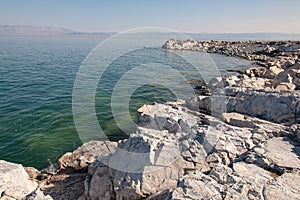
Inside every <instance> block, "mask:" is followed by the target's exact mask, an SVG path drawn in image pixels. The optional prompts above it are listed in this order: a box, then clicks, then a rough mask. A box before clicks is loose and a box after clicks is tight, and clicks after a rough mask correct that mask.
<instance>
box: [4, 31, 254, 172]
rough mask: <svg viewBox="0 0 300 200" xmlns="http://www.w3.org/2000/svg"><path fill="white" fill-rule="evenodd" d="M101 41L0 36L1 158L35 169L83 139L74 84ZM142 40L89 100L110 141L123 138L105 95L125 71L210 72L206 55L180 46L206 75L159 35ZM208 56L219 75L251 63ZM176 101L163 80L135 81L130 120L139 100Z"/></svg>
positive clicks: (108, 73)
mask: <svg viewBox="0 0 300 200" xmlns="http://www.w3.org/2000/svg"><path fill="white" fill-rule="evenodd" d="M102 40H103V39H101V38H100V39H99V38H98V39H96V38H46V37H41V38H32V37H0V47H1V48H0V159H4V160H7V161H11V162H16V163H21V164H23V165H25V166H33V167H36V168H39V169H41V168H44V167H47V166H48V165H49V163H50V162H56V160H57V159H58V158H59V157H60V156H61V155H62V154H64V153H65V152H67V151H73V150H74V149H75V148H77V147H78V146H79V145H81V144H82V143H81V141H80V139H79V137H78V135H77V132H76V128H75V125H74V121H73V114H72V90H73V84H74V81H75V78H76V73H77V71H78V69H79V67H80V65H81V63H82V61H83V60H84V59H85V57H86V56H87V55H88V53H89V52H90V51H91V50H92V49H93V48H94V47H95V46H96V45H97V44H98V43H99V42H101V41H102ZM148 40H149V46H151V48H141V49H139V50H135V51H131V52H128V53H127V54H125V55H122V56H120V57H119V58H118V59H117V60H115V61H114V62H113V63H112V64H111V65H110V66H109V68H107V70H106V71H105V73H104V74H103V76H102V77H101V79H100V83H99V85H101V87H98V88H97V94H96V99H95V102H96V105H95V106H96V112H97V118H98V120H99V123H100V125H101V127H102V128H103V129H104V132H105V134H106V135H107V136H108V137H109V138H110V139H114V140H117V139H121V138H125V137H127V135H126V134H123V132H122V131H121V130H120V129H119V128H118V127H117V126H116V125H115V122H114V119H113V116H112V112H111V101H110V98H111V94H112V91H113V88H114V86H115V84H116V83H117V82H118V80H119V79H120V77H121V76H122V75H123V74H124V73H125V72H126V70H130V69H132V68H133V67H135V66H139V65H142V64H145V63H148V64H151V63H156V64H166V63H167V64H168V65H169V66H171V67H173V68H174V69H176V70H177V71H179V72H180V73H181V74H183V75H184V77H185V78H186V79H187V80H190V79H201V76H209V75H210V74H214V72H213V71H212V70H213V67H211V66H210V65H211V61H208V60H205V59H206V56H204V55H203V53H200V52H188V51H186V52H182V53H184V54H186V56H189V57H190V58H192V59H193V58H195V59H199V58H201V68H202V69H203V71H204V72H205V73H203V74H201V75H199V74H197V73H196V72H195V70H194V69H193V67H192V66H191V65H190V64H189V63H188V62H186V61H184V60H183V59H181V58H179V57H178V56H175V55H174V54H173V53H172V51H167V50H165V49H162V48H160V46H161V45H162V44H163V43H164V42H165V40H162V39H159V38H155V39H153V40H152V39H151V38H150V39H148ZM131 42H132V41H131ZM152 47H153V48H152ZM211 58H212V60H213V61H214V63H215V64H216V65H217V66H218V68H219V70H220V72H221V73H225V71H226V69H241V68H243V69H244V68H246V67H247V66H249V65H250V62H249V61H246V60H241V59H237V58H232V57H226V56H222V55H217V54H211ZM206 73H207V74H206ZM165 76H167V77H168V76H171V75H169V74H165ZM134 78H135V77H132V79H133V80H134ZM182 84H186V83H182ZM174 99H175V96H174V94H173V93H172V92H171V91H170V90H168V88H165V87H163V86H159V85H156V84H155V83H154V84H151V85H149V84H148V85H144V86H141V87H140V88H138V89H137V90H136V91H135V92H134V94H133V96H132V98H131V100H130V111H131V116H132V118H133V119H134V120H136V110H137V108H139V107H140V106H142V105H143V104H145V103H150V104H151V103H153V102H164V101H166V100H174ZM87 131H88V130H87Z"/></svg>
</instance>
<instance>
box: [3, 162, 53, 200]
mask: <svg viewBox="0 0 300 200" xmlns="http://www.w3.org/2000/svg"><path fill="white" fill-rule="evenodd" d="M0 177H1V178H0V198H1V199H5V200H10V199H11V200H13V199H26V198H29V197H30V198H31V199H36V200H49V199H52V198H51V197H49V196H47V197H46V196H44V194H43V193H42V192H41V191H40V190H39V189H38V184H37V183H36V182H33V181H31V180H30V178H29V176H28V174H27V173H26V171H25V169H24V168H23V166H22V165H20V164H14V163H10V162H6V161H4V160H0Z"/></svg>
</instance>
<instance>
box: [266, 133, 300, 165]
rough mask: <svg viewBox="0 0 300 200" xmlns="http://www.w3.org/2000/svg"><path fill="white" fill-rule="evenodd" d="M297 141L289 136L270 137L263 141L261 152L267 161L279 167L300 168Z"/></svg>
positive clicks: (299, 153)
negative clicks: (262, 150)
mask: <svg viewBox="0 0 300 200" xmlns="http://www.w3.org/2000/svg"><path fill="white" fill-rule="evenodd" d="M298 145H299V143H296V142H294V141H292V140H291V139H289V138H272V139H270V140H268V141H267V142H265V144H264V150H265V153H264V154H263V155H264V157H266V158H267V159H268V160H269V161H271V162H272V163H275V164H276V165H277V166H279V167H287V168H297V169H300V146H298Z"/></svg>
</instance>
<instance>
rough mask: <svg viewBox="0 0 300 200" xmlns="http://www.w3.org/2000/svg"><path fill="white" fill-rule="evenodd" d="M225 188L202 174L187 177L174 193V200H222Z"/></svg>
mask: <svg viewBox="0 0 300 200" xmlns="http://www.w3.org/2000/svg"><path fill="white" fill-rule="evenodd" d="M223 190H224V186H222V185H221V184H219V183H217V182H216V181H215V180H214V179H212V178H211V177H209V176H206V175H204V174H201V173H195V174H193V175H187V176H185V177H183V179H182V180H181V181H180V182H179V184H178V187H177V188H176V189H175V190H174V191H173V192H172V199H176V200H184V199H216V200H218V199H222V195H221V192H222V191H223Z"/></svg>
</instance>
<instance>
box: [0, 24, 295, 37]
mask: <svg viewBox="0 0 300 200" xmlns="http://www.w3.org/2000/svg"><path fill="white" fill-rule="evenodd" d="M114 34H116V32H79V31H74V30H70V29H66V28H57V27H47V26H32V25H0V36H14V37H17V36H22V37H87V38H103V37H109V36H111V35H114ZM151 34H153V36H159V35H164V36H165V35H166V34H172V33H171V32H170V33H167V32H165V33H162V32H152V33H151ZM184 34H186V35H188V36H190V37H191V38H192V39H196V40H300V33H184Z"/></svg>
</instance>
